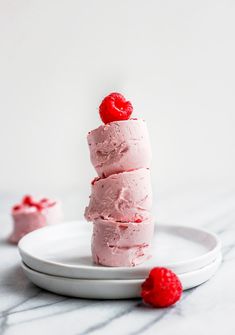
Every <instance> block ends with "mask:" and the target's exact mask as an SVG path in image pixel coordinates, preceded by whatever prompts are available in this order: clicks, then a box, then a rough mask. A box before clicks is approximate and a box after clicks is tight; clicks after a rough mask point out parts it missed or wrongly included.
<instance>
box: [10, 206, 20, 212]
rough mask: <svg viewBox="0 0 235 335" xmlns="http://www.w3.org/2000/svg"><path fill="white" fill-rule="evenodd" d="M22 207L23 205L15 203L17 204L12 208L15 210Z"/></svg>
mask: <svg viewBox="0 0 235 335" xmlns="http://www.w3.org/2000/svg"><path fill="white" fill-rule="evenodd" d="M21 208H22V206H21V205H15V206H13V207H12V210H13V211H19V210H20V209H21Z"/></svg>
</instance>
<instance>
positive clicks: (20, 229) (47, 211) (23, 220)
mask: <svg viewBox="0 0 235 335" xmlns="http://www.w3.org/2000/svg"><path fill="white" fill-rule="evenodd" d="M11 214H12V219H13V225H14V228H13V232H12V233H11V235H10V237H9V239H8V240H9V242H10V243H14V244H17V243H18V242H19V240H20V239H21V238H22V237H23V236H24V235H26V234H28V233H30V232H32V231H34V230H36V229H39V228H42V227H44V226H46V225H50V224H54V223H59V222H60V221H61V219H62V211H61V206H60V203H59V202H58V201H52V200H49V199H42V200H41V201H39V202H36V201H34V200H33V199H32V198H31V197H30V196H26V197H24V198H23V200H22V202H21V203H20V204H18V205H15V206H14V207H13V208H12V213H11Z"/></svg>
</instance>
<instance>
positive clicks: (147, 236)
mask: <svg viewBox="0 0 235 335" xmlns="http://www.w3.org/2000/svg"><path fill="white" fill-rule="evenodd" d="M153 231H154V224H153V220H152V218H149V219H148V220H145V221H142V222H139V223H136V222H128V223H122V222H116V221H112V220H102V219H100V220H96V221H95V222H94V226H93V236H92V246H91V248H92V257H93V260H94V262H95V263H97V264H103V265H106V266H115V267H120V266H128V267H129V266H135V265H138V264H140V263H142V262H143V261H145V260H147V259H149V258H150V256H149V250H150V247H151V239H152V236H153Z"/></svg>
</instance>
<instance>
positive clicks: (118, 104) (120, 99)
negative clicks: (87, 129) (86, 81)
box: [99, 93, 133, 123]
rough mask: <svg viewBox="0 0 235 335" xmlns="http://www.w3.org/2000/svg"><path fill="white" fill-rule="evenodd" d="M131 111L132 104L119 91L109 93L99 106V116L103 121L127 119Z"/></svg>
mask: <svg viewBox="0 0 235 335" xmlns="http://www.w3.org/2000/svg"><path fill="white" fill-rule="evenodd" d="M132 111H133V107H132V104H131V103H130V101H126V99H125V98H124V96H123V95H122V94H120V93H111V94H109V95H108V96H107V97H105V98H104V100H103V101H102V102H101V104H100V107H99V112H100V117H101V120H102V121H103V122H104V123H109V122H112V121H120V120H128V119H129V117H130V116H131V113H132Z"/></svg>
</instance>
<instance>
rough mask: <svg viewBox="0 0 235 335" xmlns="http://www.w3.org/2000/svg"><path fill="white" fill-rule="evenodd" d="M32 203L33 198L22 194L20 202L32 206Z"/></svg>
mask: <svg viewBox="0 0 235 335" xmlns="http://www.w3.org/2000/svg"><path fill="white" fill-rule="evenodd" d="M33 203H34V201H33V198H32V197H31V196H30V195H26V196H24V198H23V199H22V204H24V205H28V206H32V205H33Z"/></svg>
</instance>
